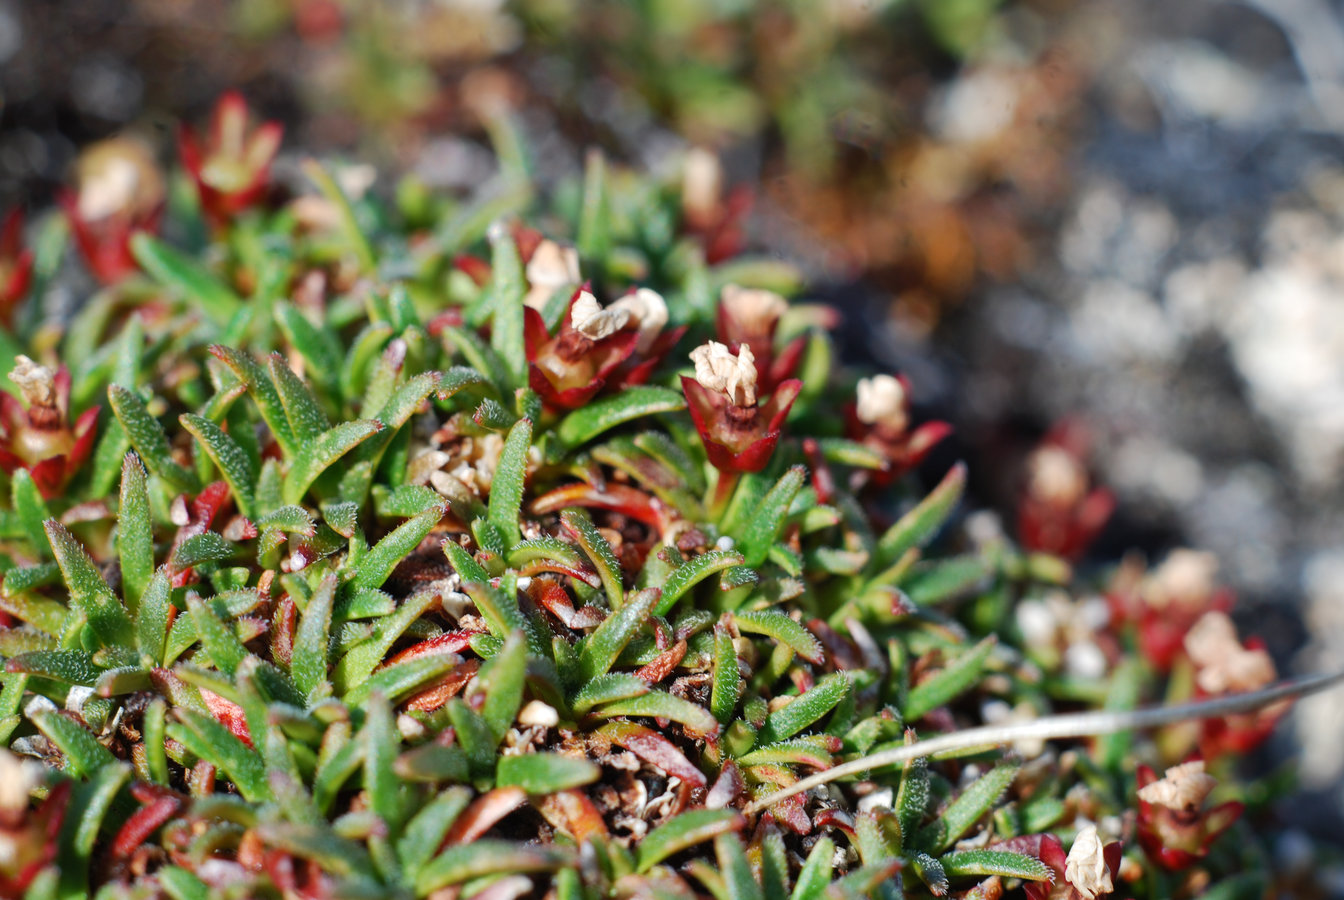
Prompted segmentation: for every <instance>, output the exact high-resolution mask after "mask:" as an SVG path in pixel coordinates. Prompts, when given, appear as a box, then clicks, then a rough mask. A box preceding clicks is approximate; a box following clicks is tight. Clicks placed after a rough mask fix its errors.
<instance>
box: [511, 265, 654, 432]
mask: <svg viewBox="0 0 1344 900" xmlns="http://www.w3.org/2000/svg"><path fill="white" fill-rule="evenodd" d="M523 315H524V319H523V324H524V340H525V341H526V344H527V359H528V364H529V365H528V383H529V384H530V385H531V387H532V390H534V391H536V392H537V393H538V394H540V395H541V398H542V399H543V400H545V401H546V403H547V404H549V405H550V406H553V407H557V408H560V409H574V408H576V407H579V406H582V405H583V404H585V403H587V402H588V401H589V400H590V399H592V397H593V395H594V394H596V393H597V392H598V391H600V390H601V389H602V386H603V385H605V384H606V382H607V378H608V376H610V375H611V374H612V373H613V372H614V371H615V369H616V368H617V367H618V366H620V365H621V363H623V362H625V361H626V360H627V359H629V357H630V354H632V353H633V352H634V350H635V344H636V342H637V341H638V339H639V333H638V332H637V331H636V330H635V329H634V328H630V327H627V326H628V325H629V324H630V313H629V312H628V311H627V310H620V311H617V312H615V313H613V312H612V311H611V310H609V309H603V308H602V306H601V304H600V303H598V302H597V298H596V297H594V296H593V295H592V293H590V292H589V291H588V289H587V287H586V286H585V287H582V288H579V289H578V290H576V291H575V292H574V296H573V297H571V298H570V301H569V310H568V312H567V313H566V315H565V317H564V319H562V320H561V322H560V330H559V331H558V332H557V333H556V335H555V336H554V337H551V335H550V334H549V333H548V332H547V330H546V324H545V322H544V321H543V320H542V318H541V313H539V312H537V310H535V309H533V308H532V307H530V306H529V307H524V309H523ZM594 335H596V337H595V336H594Z"/></svg>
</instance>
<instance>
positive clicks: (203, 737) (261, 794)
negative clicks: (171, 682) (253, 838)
mask: <svg viewBox="0 0 1344 900" xmlns="http://www.w3.org/2000/svg"><path fill="white" fill-rule="evenodd" d="M173 715H174V716H176V718H177V721H175V722H170V723H168V736H169V737H171V738H173V739H175V740H176V741H178V742H179V743H181V744H182V745H184V746H185V747H186V748H187V749H188V750H190V751H191V752H192V753H193V754H195V755H196V756H197V757H198V758H200V759H203V760H206V761H208V762H210V763H213V764H214V765H215V766H216V767H217V768H218V769H219V770H220V771H221V772H223V773H224V774H225V775H227V776H228V779H229V780H230V781H232V782H233V783H234V785H235V786H236V787H237V788H238V792H239V793H241V794H242V795H243V799H245V800H247V801H248V802H250V803H264V802H266V801H267V800H269V799H270V798H271V791H270V787H269V786H268V785H267V783H266V764H265V763H264V762H262V760H261V757H260V756H258V755H257V754H256V752H255V751H253V750H252V749H250V748H249V747H248V746H247V745H246V744H244V743H243V742H242V741H241V740H239V739H238V738H237V737H235V736H234V735H233V732H231V731H229V729H227V728H225V727H224V726H223V725H221V724H220V723H219V722H217V721H216V720H215V719H213V718H212V717H210V716H208V715H206V714H204V713H201V712H197V711H196V710H194V709H191V708H190V707H185V706H178V707H175V708H174V709H173Z"/></svg>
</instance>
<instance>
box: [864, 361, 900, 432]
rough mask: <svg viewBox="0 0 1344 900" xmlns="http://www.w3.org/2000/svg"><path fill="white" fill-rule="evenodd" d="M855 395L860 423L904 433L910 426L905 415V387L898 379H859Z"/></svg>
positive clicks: (881, 376)
mask: <svg viewBox="0 0 1344 900" xmlns="http://www.w3.org/2000/svg"><path fill="white" fill-rule="evenodd" d="M856 394H857V397H858V416H859V421H860V422H866V423H868V424H869V425H877V424H879V423H880V424H883V425H887V426H890V427H891V428H892V429H894V430H895V431H904V430H905V427H906V426H907V425H909V424H910V420H909V417H908V416H906V414H905V386H904V385H902V384H901V380H900V379H899V378H896V377H894V376H892V375H874V376H873V377H872V378H860V379H859V385H858V389H857V391H856Z"/></svg>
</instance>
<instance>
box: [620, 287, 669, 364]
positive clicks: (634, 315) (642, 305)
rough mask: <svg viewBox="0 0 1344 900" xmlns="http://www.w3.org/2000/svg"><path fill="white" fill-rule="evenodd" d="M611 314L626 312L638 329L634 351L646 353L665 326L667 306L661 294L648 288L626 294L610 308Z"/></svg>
mask: <svg viewBox="0 0 1344 900" xmlns="http://www.w3.org/2000/svg"><path fill="white" fill-rule="evenodd" d="M607 309H608V310H610V311H611V312H618V311H620V312H626V313H628V314H629V316H630V319H631V320H632V321H633V322H634V323H635V324H636V326H638V328H639V338H638V340H637V341H636V343H635V349H636V350H638V351H639V352H640V353H647V352H648V349H649V348H650V347H651V346H653V342H654V341H656V340H657V339H658V335H659V334H661V333H662V331H663V328H665V327H666V326H667V304H666V303H665V302H664V301H663V296H662V294H659V293H658V292H657V291H654V290H650V289H649V288H640V289H639V290H637V291H635V292H634V293H633V294H626V295H625V296H624V297H622V298H620V299H619V300H617V301H616V302H615V303H613V304H611V306H609V307H607Z"/></svg>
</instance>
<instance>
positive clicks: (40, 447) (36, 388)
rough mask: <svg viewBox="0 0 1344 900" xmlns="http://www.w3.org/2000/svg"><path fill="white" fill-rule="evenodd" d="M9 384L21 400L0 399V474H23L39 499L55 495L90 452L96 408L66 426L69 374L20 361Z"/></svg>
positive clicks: (0, 395) (3, 395) (5, 396)
mask: <svg viewBox="0 0 1344 900" xmlns="http://www.w3.org/2000/svg"><path fill="white" fill-rule="evenodd" d="M14 363H15V364H14V369H13V371H11V372H10V373H9V379H10V381H11V382H13V383H14V385H15V387H17V388H18V389H19V391H20V393H21V394H22V395H23V401H22V402H20V401H19V400H18V399H17V398H15V397H14V395H13V394H9V393H0V468H3V469H4V470H5V471H6V472H8V473H9V474H11V475H12V474H13V473H14V472H16V471H17V470H19V469H26V470H27V471H28V474H29V475H31V476H32V478H33V482H34V483H35V484H36V485H37V488H38V490H39V491H40V492H41V493H42V496H43V497H46V498H48V499H50V498H51V497H54V496H56V495H58V494H59V493H60V491H61V489H62V488H63V487H64V486H65V484H66V482H67V481H69V479H70V477H71V476H72V475H74V474H75V472H77V471H78V470H79V467H80V466H81V465H83V463H84V461H85V460H86V459H87V458H88V457H89V454H90V453H91V452H92V451H93V440H94V434H95V431H96V427H97V424H98V408H97V407H94V408H93V409H89V410H86V411H85V412H84V413H83V414H82V415H80V417H79V419H78V420H76V421H75V423H74V425H73V426H70V425H69V404H70V373H69V371H67V370H66V368H65V366H62V367H61V368H60V369H59V370H58V371H55V372H53V371H52V370H51V369H49V368H47V367H46V366H42V365H39V364H37V363H35V362H33V361H32V360H31V359H29V358H28V357H26V356H22V355H20V356H19V357H17V358H16V359H15V361H14Z"/></svg>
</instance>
